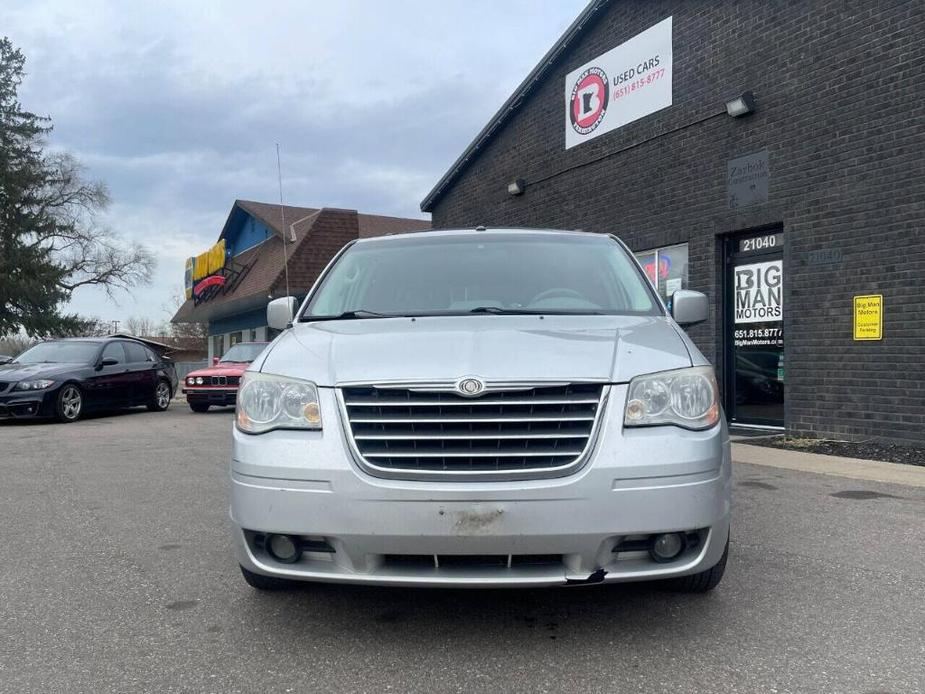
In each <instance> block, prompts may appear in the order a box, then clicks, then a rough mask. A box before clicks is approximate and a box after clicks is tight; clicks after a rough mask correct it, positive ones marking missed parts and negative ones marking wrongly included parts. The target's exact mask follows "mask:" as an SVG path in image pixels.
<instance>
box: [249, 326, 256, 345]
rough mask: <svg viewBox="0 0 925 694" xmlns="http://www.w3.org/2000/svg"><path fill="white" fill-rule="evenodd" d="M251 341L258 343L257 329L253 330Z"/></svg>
mask: <svg viewBox="0 0 925 694" xmlns="http://www.w3.org/2000/svg"><path fill="white" fill-rule="evenodd" d="M250 341H251V342H256V341H257V328H251V336H250Z"/></svg>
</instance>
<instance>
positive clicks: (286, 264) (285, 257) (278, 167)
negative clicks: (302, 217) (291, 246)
mask: <svg viewBox="0 0 925 694" xmlns="http://www.w3.org/2000/svg"><path fill="white" fill-rule="evenodd" d="M276 175H277V177H278V178H279V216H280V220H281V222H282V236H283V267H284V268H285V271H286V296H287V297H288V296H292V295H291V294H290V293H289V253H288V252H287V250H286V208H285V207H283V167H282V166H281V165H280V163H279V142H277V143H276ZM291 306H292V302H290V309H289V319H290V320H292V308H291Z"/></svg>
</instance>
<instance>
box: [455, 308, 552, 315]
mask: <svg viewBox="0 0 925 694" xmlns="http://www.w3.org/2000/svg"><path fill="white" fill-rule="evenodd" d="M467 313H497V314H498V315H503V316H504V315H507V316H516V315H528V314H534V313H545V311H534V310H532V309H529V308H503V307H501V306H476V307H475V308H470V309H469V310H468V311H467Z"/></svg>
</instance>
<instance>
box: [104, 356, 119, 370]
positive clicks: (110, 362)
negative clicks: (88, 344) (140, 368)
mask: <svg viewBox="0 0 925 694" xmlns="http://www.w3.org/2000/svg"><path fill="white" fill-rule="evenodd" d="M118 363H119V360H118V359H113V358H112V357H106V358H105V359H102V360H100V368H102V367H104V366H115V365H116V364H118Z"/></svg>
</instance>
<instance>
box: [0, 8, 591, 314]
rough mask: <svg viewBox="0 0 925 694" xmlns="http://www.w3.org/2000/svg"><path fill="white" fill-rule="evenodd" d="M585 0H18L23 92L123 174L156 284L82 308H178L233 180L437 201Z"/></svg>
mask: <svg viewBox="0 0 925 694" xmlns="http://www.w3.org/2000/svg"><path fill="white" fill-rule="evenodd" d="M584 5H585V0H505V2H496V1H494V0H440V2H433V1H432V0H431V1H429V2H425V1H424V0H415V1H412V0H401V1H396V0H389V1H388V2H386V1H383V0H380V1H377V2H374V1H373V0H362V1H361V0H353V1H349V2H348V1H345V0H339V1H338V2H335V3H331V2H321V0H310V1H306V0H291V1H289V2H271V1H268V0H264V2H253V1H252V2H220V3H219V2H189V1H188V0H185V1H159V2H153V1H150V2H118V1H111V2H107V1H104V0H81V2H79V3H75V2H72V1H71V0H59V1H50V0H22V1H20V0H4V1H3V3H2V4H0V34H2V35H6V36H8V37H9V38H10V39H11V41H12V42H13V44H14V45H16V46H17V47H19V48H20V49H21V50H22V51H23V53H24V54H25V56H26V61H27V62H26V70H27V72H28V75H27V77H26V81H25V83H24V84H23V87H22V89H21V91H20V97H21V101H22V102H23V105H24V106H25V107H26V108H27V109H29V110H31V111H34V112H36V113H40V114H47V115H50V116H51V117H52V118H53V120H54V124H55V130H54V133H53V136H52V138H51V145H52V146H53V147H55V148H61V149H67V150H70V151H71V152H73V153H74V154H76V155H77V157H78V158H79V159H80V160H81V161H82V163H83V164H84V165H85V166H86V168H87V170H88V175H89V176H90V177H92V178H95V179H100V180H102V181H104V182H105V183H106V184H107V185H108V186H109V188H110V191H111V193H112V198H113V205H112V207H111V208H110V209H109V210H108V212H107V213H106V217H105V220H104V221H105V223H106V224H107V225H108V226H110V227H112V228H113V229H115V230H116V231H118V232H119V233H120V234H122V235H123V236H125V237H127V238H132V239H138V240H140V241H142V242H143V243H145V244H146V245H148V246H149V247H150V248H151V249H152V250H153V251H154V252H155V254H156V256H157V259H158V267H157V270H156V272H155V276H154V280H153V282H152V284H151V285H150V286H149V287H144V288H139V289H138V290H136V291H135V292H134V295H133V296H130V295H127V294H120V295H118V296H117V297H116V301H113V300H110V299H108V298H107V297H106V295H105V294H104V293H102V292H98V291H96V290H94V289H83V290H80V291H79V292H78V293H77V294H75V296H74V298H73V301H72V305H71V308H72V310H76V311H78V312H79V313H81V314H84V315H92V316H97V317H100V318H103V319H106V320H112V319H118V320H123V321H124V320H125V319H126V318H127V317H129V316H147V317H149V318H152V319H154V320H158V321H160V320H164V319H166V318H168V317H169V314H170V312H171V311H170V309H172V308H173V306H172V305H171V297H172V296H173V295H175V294H176V293H177V292H178V290H179V288H180V287H181V286H182V282H183V264H184V261H185V259H186V258H187V257H188V256H190V255H194V254H196V253H199V252H201V251H202V250H205V248H206V247H207V246H208V245H209V244H211V243H212V242H213V241H214V240H215V238H216V237H217V235H218V233H219V231H220V229H221V225H222V224H223V223H224V220H225V217H226V216H227V214H228V211H229V209H230V206H231V203H232V202H233V201H234V199H235V198H244V199H251V200H261V201H268V202H274V201H276V200H278V198H279V193H278V189H277V179H276V150H275V143H277V142H278V143H279V144H280V147H281V149H282V165H283V178H284V181H283V193H284V196H285V199H286V202H287V203H289V204H293V205H303V206H309V207H314V206H322V205H326V206H330V207H348V208H355V209H359V210H361V211H365V212H375V213H380V214H390V215H400V216H411V217H421V216H423V215H421V213H420V211H419V208H418V205H419V203H420V201H421V199H422V198H423V196H424V195H425V194H426V193H427V191H428V190H430V188H431V187H432V186H433V184H434V183H436V181H437V179H438V178H439V177H440V176H441V175H442V174H443V173H444V172H445V171H446V169H447V168H448V166H449V165H450V164H451V163H452V161H453V160H454V159H455V158H456V157H457V156H458V155H459V154H460V153H461V152H462V149H463V148H464V147H465V146H466V145H467V144H468V143H469V142H470V140H471V139H472V138H473V137H474V136H475V134H476V133H477V132H478V130H479V129H480V128H481V127H482V126H483V125H485V123H486V122H487V120H488V119H489V118H490V117H491V115H492V114H494V112H495V111H496V110H497V109H498V107H499V106H500V105H501V104H502V102H503V101H504V100H505V99H506V98H507V97H508V96H509V95H510V93H511V92H512V91H513V89H514V88H515V87H516V86H517V84H518V83H519V82H520V81H521V80H522V79H523V78H524V77H525V76H526V74H527V73H528V72H529V71H530V69H531V68H532V67H533V66H534V65H535V64H536V63H537V62H538V61H539V59H540V57H542V55H543V53H545V52H546V50H548V49H549V47H550V46H551V45H552V44H553V42H555V40H556V39H557V38H558V37H559V36H560V35H561V33H562V32H563V31H564V30H565V28H566V27H567V26H568V25H569V24H570V23H571V21H572V20H573V19H574V18H575V17H576V16H577V15H578V13H579V12H580V11H581V9H582V7H583V6H584Z"/></svg>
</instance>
